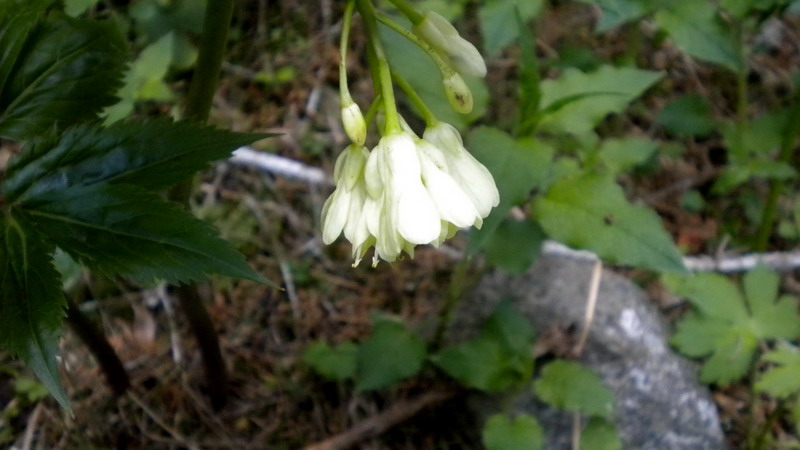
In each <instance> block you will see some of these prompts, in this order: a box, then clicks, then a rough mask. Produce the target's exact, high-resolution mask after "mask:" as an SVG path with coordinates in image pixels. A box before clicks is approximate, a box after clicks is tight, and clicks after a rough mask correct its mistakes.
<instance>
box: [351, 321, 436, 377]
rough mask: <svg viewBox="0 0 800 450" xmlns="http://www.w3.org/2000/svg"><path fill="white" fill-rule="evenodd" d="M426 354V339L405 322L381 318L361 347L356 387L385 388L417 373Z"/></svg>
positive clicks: (359, 348) (359, 349)
mask: <svg viewBox="0 0 800 450" xmlns="http://www.w3.org/2000/svg"><path fill="white" fill-rule="evenodd" d="M426 355H427V351H426V349H425V342H424V341H423V340H422V339H421V338H420V337H419V336H417V335H416V334H414V333H412V332H410V331H408V329H406V327H405V325H403V324H402V323H399V322H395V321H393V320H389V319H381V320H379V321H378V322H377V323H376V324H375V329H374V330H373V332H372V335H371V336H370V337H369V339H367V340H366V341H364V342H363V343H361V345H359V347H358V364H357V369H356V391H362V392H363V391H371V390H376V389H383V388H386V387H389V386H391V385H393V384H395V383H397V382H398V381H401V380H403V379H405V378H408V377H410V376H412V375H415V374H416V373H417V372H419V371H420V369H421V368H422V363H423V362H424V361H425V357H426Z"/></svg>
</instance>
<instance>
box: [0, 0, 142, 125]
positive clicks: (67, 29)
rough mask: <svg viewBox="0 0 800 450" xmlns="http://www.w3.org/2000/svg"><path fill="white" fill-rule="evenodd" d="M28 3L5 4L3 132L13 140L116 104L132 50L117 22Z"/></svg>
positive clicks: (0, 62)
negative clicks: (46, 10) (118, 89)
mask: <svg viewBox="0 0 800 450" xmlns="http://www.w3.org/2000/svg"><path fill="white" fill-rule="evenodd" d="M23 3H27V2H23ZM31 3H32V5H33V6H27V5H24V4H23V5H18V2H15V1H13V0H2V5H0V10H1V11H4V12H5V13H4V15H3V18H4V20H3V22H2V23H1V24H0V48H3V50H0V136H2V137H5V138H8V139H16V140H26V139H30V138H32V137H35V136H37V135H39V134H41V133H43V132H46V131H48V130H50V129H52V128H53V127H54V126H59V127H61V128H65V127H67V126H69V125H72V124H75V123H78V122H80V121H84V120H88V119H92V118H95V117H96V115H97V113H98V112H100V110H101V109H102V108H103V107H105V106H107V105H109V104H111V103H113V102H114V91H115V90H116V89H117V87H118V85H119V83H120V78H121V76H122V72H123V70H124V68H125V60H126V58H127V55H128V50H127V41H126V40H125V39H124V37H123V35H122V33H120V31H119V30H118V28H117V27H116V24H115V23H114V22H112V21H108V22H100V21H92V20H85V19H73V18H71V17H67V16H65V15H64V14H62V13H59V12H57V11H54V12H51V13H50V14H49V15H47V16H44V11H45V6H47V4H48V3H51V2H42V1H36V2H31ZM5 14H10V15H5Z"/></svg>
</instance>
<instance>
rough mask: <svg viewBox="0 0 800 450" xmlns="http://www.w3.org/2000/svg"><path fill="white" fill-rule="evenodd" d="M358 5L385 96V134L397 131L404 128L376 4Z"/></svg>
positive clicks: (360, 1)
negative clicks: (380, 33) (382, 40)
mask: <svg viewBox="0 0 800 450" xmlns="http://www.w3.org/2000/svg"><path fill="white" fill-rule="evenodd" d="M356 5H357V6H358V12H359V13H360V14H361V19H362V21H363V23H364V28H365V29H366V32H367V39H368V40H369V43H370V48H371V51H372V55H373V56H374V58H370V63H371V64H375V65H376V66H377V67H375V69H374V70H375V71H376V72H377V75H378V82H379V83H380V86H379V89H380V93H381V95H382V96H383V106H384V112H385V113H386V126H385V128H384V135H390V134H393V133H397V132H400V131H401V130H402V128H401V127H400V116H399V114H398V113H397V102H396V101H395V98H394V89H393V87H392V71H391V70H390V69H389V60H388V59H387V58H386V53H385V52H384V50H383V45H382V44H381V38H380V35H379V34H378V19H377V16H376V12H375V6H374V5H373V4H372V2H371V1H370V0H356Z"/></svg>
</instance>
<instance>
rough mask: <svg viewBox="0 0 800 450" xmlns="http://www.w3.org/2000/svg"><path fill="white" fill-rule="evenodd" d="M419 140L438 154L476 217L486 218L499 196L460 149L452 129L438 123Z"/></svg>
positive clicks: (481, 167) (490, 180)
mask: <svg viewBox="0 0 800 450" xmlns="http://www.w3.org/2000/svg"><path fill="white" fill-rule="evenodd" d="M422 137H423V139H425V140H426V141H428V142H430V143H431V144H433V145H434V146H436V147H437V148H439V149H440V150H441V151H442V153H443V155H444V158H445V161H446V162H447V168H448V173H449V174H450V175H451V176H452V177H453V179H454V180H455V182H456V183H457V184H458V185H459V186H460V187H461V188H462V189H463V190H464V192H465V193H466V194H467V196H468V197H469V198H470V199H471V200H472V204H473V205H474V206H475V208H476V209H477V211H478V214H479V215H480V217H486V216H488V215H489V212H491V210H492V208H493V207H495V206H497V205H498V204H499V203H500V193H499V192H498V191H497V186H496V185H495V183H494V178H492V174H491V173H490V172H489V170H488V169H487V168H486V167H485V166H484V165H483V164H481V163H480V162H478V160H477V159H475V157H474V156H472V155H471V154H470V153H469V152H468V151H467V150H466V149H465V148H464V143H463V141H462V140H461V135H460V134H459V133H458V131H457V130H456V129H455V127H453V126H452V125H450V124H447V123H444V122H439V123H437V124H436V125H434V126H432V127H429V128H428V129H426V130H425V133H424V134H423V136H422Z"/></svg>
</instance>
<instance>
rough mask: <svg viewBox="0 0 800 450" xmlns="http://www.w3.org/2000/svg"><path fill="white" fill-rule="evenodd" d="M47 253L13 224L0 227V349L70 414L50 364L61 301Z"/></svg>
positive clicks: (54, 367)
mask: <svg viewBox="0 0 800 450" xmlns="http://www.w3.org/2000/svg"><path fill="white" fill-rule="evenodd" d="M52 251H53V248H52V246H49V245H46V244H44V243H43V242H42V241H41V238H40V237H39V236H38V235H37V234H36V233H34V232H33V231H32V230H28V229H26V228H23V227H21V226H20V225H19V224H18V223H16V222H14V221H13V219H11V220H10V221H7V220H2V221H0V267H1V268H2V269H1V270H0V347H2V348H4V349H7V350H9V351H11V352H12V353H14V354H16V355H17V356H19V357H20V358H22V359H23V360H24V361H25V363H26V364H27V365H28V367H30V368H31V369H32V370H33V372H34V373H35V374H36V376H37V377H39V380H41V381H42V383H43V384H44V385H45V386H46V387H47V390H48V391H50V393H51V394H52V395H53V397H55V399H56V400H58V402H59V404H61V406H62V407H64V408H65V409H70V405H69V398H67V394H66V392H64V388H63V387H62V386H61V377H60V375H59V372H58V364H57V362H56V354H57V353H58V339H59V337H60V334H61V324H62V319H63V317H64V307H65V306H66V301H65V300H64V294H63V292H62V290H61V281H60V279H59V276H58V272H56V270H55V269H54V268H53V264H52V261H51V256H50V255H51V253H52Z"/></svg>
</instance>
